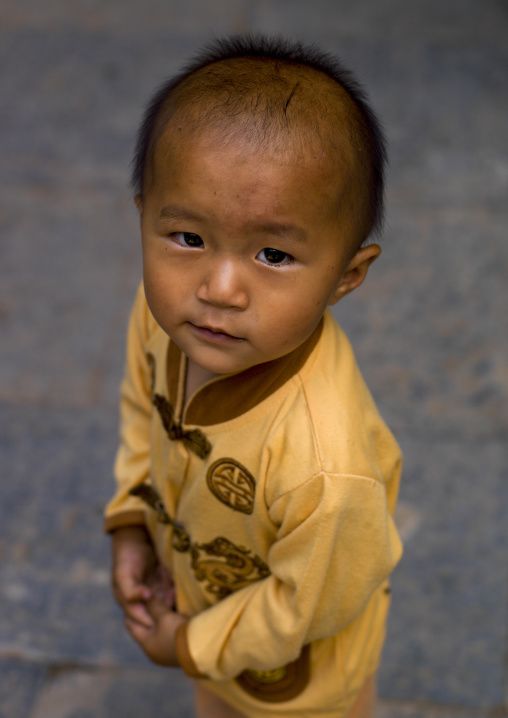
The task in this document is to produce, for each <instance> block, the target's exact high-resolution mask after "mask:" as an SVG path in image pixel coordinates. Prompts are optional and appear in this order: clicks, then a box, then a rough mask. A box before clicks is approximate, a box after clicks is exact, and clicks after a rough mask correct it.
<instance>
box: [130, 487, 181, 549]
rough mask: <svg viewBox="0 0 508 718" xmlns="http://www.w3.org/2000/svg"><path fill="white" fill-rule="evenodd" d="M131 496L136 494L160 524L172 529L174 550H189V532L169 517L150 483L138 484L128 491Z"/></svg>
mask: <svg viewBox="0 0 508 718" xmlns="http://www.w3.org/2000/svg"><path fill="white" fill-rule="evenodd" d="M129 494H131V496H137V497H138V498H140V499H141V500H142V501H144V502H145V504H148V506H150V508H152V509H154V511H156V513H157V521H160V523H161V524H169V525H170V526H171V527H172V529H173V539H172V542H171V543H172V546H173V548H174V549H175V550H176V551H180V552H181V553H185V552H186V551H188V550H189V548H190V545H191V541H190V536H189V534H188V533H187V532H186V531H185V529H184V528H183V526H182V525H181V524H179V523H178V522H177V521H175V520H174V519H172V518H171V516H170V515H169V514H168V512H167V511H166V508H165V506H164V503H163V501H162V499H161V497H160V496H159V494H158V492H157V491H156V490H155V489H154V487H153V486H151V485H150V484H140V485H139V486H135V487H134V488H133V489H131V490H130V491H129Z"/></svg>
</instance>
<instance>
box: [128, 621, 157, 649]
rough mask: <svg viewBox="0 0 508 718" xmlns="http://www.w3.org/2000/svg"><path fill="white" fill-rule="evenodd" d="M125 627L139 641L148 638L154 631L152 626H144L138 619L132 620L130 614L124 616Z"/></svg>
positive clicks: (141, 641)
mask: <svg viewBox="0 0 508 718" xmlns="http://www.w3.org/2000/svg"><path fill="white" fill-rule="evenodd" d="M124 623H125V627H126V628H127V630H128V631H129V633H130V634H131V636H132V637H133V638H134V640H135V641H137V642H138V643H141V644H142V643H143V642H144V641H146V639H147V638H148V636H149V634H150V633H151V632H152V630H153V627H152V628H148V627H147V626H144V625H142V624H140V623H139V622H138V621H134V620H132V619H131V618H130V617H129V616H127V615H126V616H125V618H124Z"/></svg>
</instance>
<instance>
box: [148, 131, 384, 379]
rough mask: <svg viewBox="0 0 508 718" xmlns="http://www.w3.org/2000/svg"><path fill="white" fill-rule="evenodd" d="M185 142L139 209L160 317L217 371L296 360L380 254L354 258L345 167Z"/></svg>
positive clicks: (366, 252) (168, 145)
mask: <svg viewBox="0 0 508 718" xmlns="http://www.w3.org/2000/svg"><path fill="white" fill-rule="evenodd" d="M166 134H169V133H168V132H167V133H166ZM176 140H177V141H173V142H170V138H166V137H163V138H162V139H161V140H159V142H158V144H157V148H156V153H155V157H154V166H153V176H152V178H151V181H149V182H147V185H148V186H147V187H146V188H145V194H144V197H143V203H142V205H141V202H138V207H139V208H140V210H141V228H142V240H143V265H144V285H145V293H146V297H147V301H148V304H149V307H150V309H151V311H152V313H153V315H154V317H155V319H156V320H157V322H158V324H159V325H160V326H161V327H162V328H163V329H164V331H165V332H166V333H167V334H168V335H169V336H170V337H171V339H172V340H173V341H174V342H175V343H176V344H177V345H178V346H179V347H180V349H181V350H182V351H183V352H184V353H185V354H186V355H187V356H188V357H189V359H190V360H191V361H192V362H194V363H195V364H196V365H198V366H199V367H201V368H202V369H204V370H206V371H208V372H211V373H214V374H224V373H230V372H238V371H242V370H244V369H247V368H248V367H251V366H254V365H256V364H261V363H263V362H266V361H269V360H271V359H276V358H278V357H281V356H284V355H286V354H288V353H289V352H291V351H292V350H293V349H295V348H297V347H298V346H300V345H301V344H302V343H303V342H304V341H305V340H306V339H307V338H308V337H309V336H310V335H311V334H312V332H313V331H314V329H315V328H316V326H317V325H318V323H319V321H320V319H321V317H322V315H323V312H324V311H325V308H326V307H327V306H328V305H330V304H334V303H336V302H337V301H339V300H340V299H341V298H342V297H343V296H344V295H345V294H347V293H348V292H350V291H351V290H352V289H354V288H355V287H356V286H358V285H359V284H361V282H362V281H363V278H364V276H365V273H366V271H367V267H368V265H369V264H370V262H371V261H372V260H373V259H374V258H375V257H376V256H377V254H378V253H379V248H378V247H377V246H376V245H371V246H369V247H366V248H364V249H362V250H359V252H357V254H355V256H354V257H353V259H351V257H350V254H351V246H352V242H353V241H354V240H353V239H352V237H353V228H352V227H351V226H349V223H348V222H347V221H346V219H345V218H344V217H345V216H346V214H347V213H345V212H342V215H344V217H343V218H341V212H340V211H339V209H338V207H339V199H338V196H337V195H338V190H337V174H336V168H334V167H330V166H329V163H328V162H326V161H325V160H323V159H322V158H315V157H314V155H313V154H312V153H310V152H309V154H308V156H307V157H305V158H302V159H299V160H296V159H295V158H294V156H293V155H291V154H290V153H288V154H287V155H285V156H283V157H280V156H274V155H273V154H271V153H270V152H269V151H266V152H264V153H260V152H259V151H258V152H250V151H248V150H246V149H245V148H244V147H242V146H239V145H237V144H235V143H233V144H231V145H229V146H227V147H222V146H218V145H217V143H214V142H213V141H212V140H211V139H206V138H204V137H198V138H196V137H193V138H192V139H190V140H189V139H184V138H183V137H181V136H178V137H177V138H176ZM346 179H347V178H345V181H346Z"/></svg>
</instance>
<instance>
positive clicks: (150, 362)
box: [146, 352, 155, 394]
mask: <svg viewBox="0 0 508 718" xmlns="http://www.w3.org/2000/svg"><path fill="white" fill-rule="evenodd" d="M146 361H147V363H148V369H149V370H150V394H153V393H154V391H155V357H154V355H153V354H152V353H151V352H147V353H146Z"/></svg>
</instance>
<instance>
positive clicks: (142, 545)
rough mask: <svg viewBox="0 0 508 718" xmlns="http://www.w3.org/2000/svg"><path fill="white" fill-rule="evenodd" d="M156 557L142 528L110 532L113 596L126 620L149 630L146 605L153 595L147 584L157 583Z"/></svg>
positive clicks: (148, 613) (149, 616)
mask: <svg viewBox="0 0 508 718" xmlns="http://www.w3.org/2000/svg"><path fill="white" fill-rule="evenodd" d="M158 566H159V564H158V561H157V556H156V555H155V550H154V547H153V544H152V542H151V540H150V537H149V536H148V534H147V532H146V530H145V529H144V528H143V527H142V526H127V527H125V528H121V529H117V530H116V531H115V532H114V533H113V567H112V579H113V593H114V595H115V598H116V600H117V601H118V603H119V604H120V606H121V607H122V608H123V610H124V612H125V617H126V621H127V619H128V620H130V621H131V622H135V623H138V624H140V625H141V626H144V627H145V628H153V627H154V625H155V622H154V619H153V617H152V616H151V615H150V612H149V611H148V609H147V602H148V601H149V600H150V599H151V598H152V596H153V593H154V591H153V588H152V587H151V584H153V583H154V582H156V581H157V579H156V578H155V577H156V576H157V570H158Z"/></svg>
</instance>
